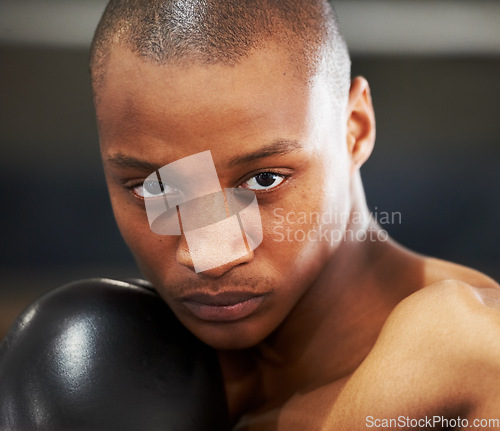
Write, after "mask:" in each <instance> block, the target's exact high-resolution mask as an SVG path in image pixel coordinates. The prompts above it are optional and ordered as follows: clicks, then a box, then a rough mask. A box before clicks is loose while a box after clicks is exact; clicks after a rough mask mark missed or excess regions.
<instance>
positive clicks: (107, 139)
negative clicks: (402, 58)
mask: <svg viewBox="0 0 500 431" xmlns="http://www.w3.org/2000/svg"><path fill="white" fill-rule="evenodd" d="M325 93H326V92H325V86H324V85H322V83H321V80H320V79H316V78H315V77H310V76H308V74H307V73H306V72H305V71H304V70H302V71H300V70H299V69H297V68H296V67H295V66H294V61H293V60H292V59H291V58H290V54H289V53H288V52H287V51H286V50H284V49H279V47H270V48H268V49H261V50H258V51H256V52H254V53H252V54H251V55H249V57H248V58H245V59H243V60H242V61H240V62H239V63H238V64H236V65H233V66H231V65H224V64H211V65H206V64H201V63H187V62H183V63H179V62H177V63H170V64H165V65H157V64H155V63H152V62H149V61H146V60H143V59H141V58H138V57H137V56H136V55H135V54H133V53H132V52H130V51H129V50H127V49H125V48H123V47H116V49H114V50H112V52H111V55H110V59H109V62H108V65H107V70H106V74H105V79H104V83H103V85H102V87H101V88H100V89H99V95H98V99H99V102H98V104H97V106H96V109H97V116H98V124H99V132H100V138H101V144H102V146H103V149H104V150H105V151H106V152H113V151H123V149H124V147H125V148H126V149H127V150H128V151H132V152H134V151H136V152H137V151H139V150H140V151H141V152H143V151H148V152H149V153H150V154H154V153H155V152H158V151H160V152H164V151H166V150H168V151H170V152H171V153H173V154H171V157H170V158H171V159H175V158H176V157H177V158H180V157H184V156H185V155H188V154H194V153H196V152H200V151H204V150H206V149H210V150H214V149H215V150H216V149H217V148H219V147H220V146H221V145H222V146H224V147H226V149H228V148H229V147H239V148H241V147H243V146H245V145H246V144H245V143H248V145H250V143H254V144H256V145H259V144H260V142H259V141H270V140H275V139H277V138H280V139H294V140H302V138H304V136H305V135H307V134H308V133H309V132H310V128H311V127H312V126H313V127H316V125H315V124H313V123H314V122H315V121H318V119H317V118H314V117H315V116H316V117H317V116H318V115H317V114H318V112H321V113H322V114H321V115H322V116H324V115H325V114H326V112H327V111H329V107H328V106H327V105H330V104H331V103H330V102H331V101H330V100H329V99H330V98H329V97H327V95H326V94H325ZM139 142H140V143H141V144H140V145H139ZM190 145H192V148H190ZM188 147H189V148H188Z"/></svg>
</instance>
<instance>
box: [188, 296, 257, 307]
mask: <svg viewBox="0 0 500 431" xmlns="http://www.w3.org/2000/svg"><path fill="white" fill-rule="evenodd" d="M259 296H263V295H262V294H258V293H255V292H222V293H217V294H207V293H194V294H191V295H186V296H183V297H182V298H181V301H182V302H196V303H199V304H203V305H210V306H214V307H216V306H219V307H221V306H231V305H236V304H240V303H242V302H245V301H249V300H250V299H252V298H257V297H259Z"/></svg>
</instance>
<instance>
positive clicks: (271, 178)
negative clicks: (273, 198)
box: [241, 172, 285, 191]
mask: <svg viewBox="0 0 500 431" xmlns="http://www.w3.org/2000/svg"><path fill="white" fill-rule="evenodd" d="M283 181H285V176H284V175H281V174H276V173H274V172H261V173H259V174H257V175H254V176H253V177H252V178H250V179H248V180H247V181H245V182H244V183H243V184H241V187H243V188H245V189H249V190H256V191H259V190H271V189H273V188H275V187H277V186H279V185H280V184H281V183H282V182H283Z"/></svg>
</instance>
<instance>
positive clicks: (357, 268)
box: [96, 44, 500, 431]
mask: <svg viewBox="0 0 500 431" xmlns="http://www.w3.org/2000/svg"><path fill="white" fill-rule="evenodd" d="M287 52H288V51H286V50H284V49H282V48H281V47H280V46H276V45H272V44H271V45H270V46H268V47H267V48H265V49H259V50H257V51H255V52H253V53H252V54H251V55H250V56H249V57H248V58H246V59H243V60H241V62H240V63H238V64H237V65H236V66H234V67H229V66H224V65H220V64H215V65H209V66H207V65H201V64H197V63H173V64H166V65H164V66H158V65H155V64H153V63H149V62H146V61H143V60H141V59H139V58H137V57H136V56H135V55H134V54H132V53H131V52H130V51H129V50H127V49H126V48H124V47H115V48H113V50H112V54H111V59H110V62H109V64H108V66H107V70H106V77H105V82H104V85H103V86H102V88H100V89H99V91H98V97H97V100H98V103H97V106H96V109H97V116H98V125H99V133H100V139H101V150H102V156H103V160H104V166H105V172H106V177H107V181H108V186H109V191H110V196H111V201H112V205H113V209H114V213H115V217H116V220H117V222H118V226H119V228H120V230H121V232H122V235H123V237H124V238H125V241H126V242H127V244H128V245H129V247H130V249H131V250H132V252H133V253H134V256H135V258H136V260H137V262H138V264H139V266H140V268H141V270H142V271H143V273H144V275H145V276H146V277H147V278H148V279H149V280H150V281H151V282H152V283H153V285H154V286H155V287H156V289H157V290H158V292H159V293H160V295H161V296H162V297H163V298H164V300H165V301H166V302H167V303H168V304H169V306H170V307H171V308H172V310H173V311H174V313H175V314H176V315H177V316H178V318H179V320H180V321H181V322H182V323H183V324H184V325H185V326H186V327H187V328H188V329H189V330H191V331H192V332H193V333H194V334H195V335H196V336H197V337H198V338H200V339H201V340H202V341H204V342H205V343H207V344H209V345H211V346H213V347H214V348H215V349H217V350H218V352H219V357H220V361H221V365H222V368H223V373H224V379H225V382H226V387H227V392H228V400H229V406H230V411H231V414H232V417H233V419H234V423H235V429H237V430H286V431H290V430H292V431H293V430H304V429H307V430H340V429H342V430H344V429H345V430H353V429H365V427H366V423H365V418H366V417H367V416H369V415H372V416H374V417H397V416H399V415H407V416H409V417H411V418H419V417H423V416H425V415H433V414H440V415H452V416H457V415H461V417H466V418H470V419H471V420H472V419H473V418H476V417H479V418H483V417H485V418H489V417H495V414H496V415H497V416H498V414H500V412H499V410H498V409H499V407H498V406H499V405H500V391H499V390H498V387H500V385H498V383H499V379H500V364H499V361H500V360H499V359H498V358H500V341H498V340H500V337H499V336H498V335H500V314H499V313H500V312H499V311H498V306H497V305H496V304H497V303H498V300H499V299H500V296H499V295H498V286H497V285H496V283H495V282H493V281H492V280H491V279H489V278H487V277H486V276H484V275H482V274H479V273H477V272H475V271H473V270H470V269H467V268H463V267H460V266H457V265H453V264H451V263H446V262H442V261H438V260H435V259H430V258H426V257H422V256H419V255H417V254H415V253H412V252H410V251H408V250H406V249H404V248H402V247H401V246H399V245H397V244H396V243H395V242H393V241H392V240H390V239H387V238H385V237H384V236H383V235H382V236H380V235H379V236H377V234H378V233H380V228H379V227H378V226H376V225H375V224H374V223H373V222H372V221H370V219H369V217H368V215H369V213H368V210H367V207H366V203H365V200H364V194H363V188H362V183H361V179H360V175H359V168H360V166H361V165H362V164H363V163H364V162H365V161H366V159H367V158H368V157H369V155H370V153H371V151H372V148H373V145H374V141H375V119H374V112H373V107H372V103H371V99H370V92H369V86H368V84H367V82H366V81H365V80H364V79H363V78H356V79H354V80H353V82H352V86H351V90H350V93H349V97H348V99H347V100H345V101H338V100H334V99H333V98H332V97H331V96H330V93H329V91H328V86H327V85H326V82H325V81H324V79H323V78H322V77H320V76H311V74H308V73H307V67H304V71H302V72H297V69H296V68H294V66H293V63H292V62H291V61H290V59H289V57H288V53H287ZM206 150H210V151H211V154H212V156H213V160H214V163H215V166H216V168H217V172H218V174H219V179H220V182H221V185H222V187H228V188H236V187H244V188H249V189H253V190H254V191H255V193H256V195H257V197H258V201H259V208H260V214H261V218H262V225H263V229H264V239H263V241H262V244H261V245H260V246H259V247H258V248H257V249H256V250H254V251H253V252H252V253H249V254H248V255H247V256H245V257H244V258H241V259H238V260H236V261H234V262H231V263H229V264H226V265H223V266H220V267H217V268H214V269H212V270H208V271H205V272H201V273H196V272H195V271H194V268H193V262H192V261H191V258H190V255H189V250H188V249H187V244H186V241H185V238H184V237H183V236H160V235H157V234H154V233H153V232H152V231H151V229H150V228H149V225H148V222H147V218H146V213H145V209H144V202H143V200H142V199H141V196H140V194H141V184H142V181H144V179H145V178H146V177H147V176H148V175H149V174H150V173H151V171H152V170H154V169H155V168H156V167H161V166H164V165H166V164H168V163H171V162H173V161H175V160H179V159H181V158H183V157H187V156H189V155H192V154H196V153H199V152H202V151H206ZM235 161H237V163H235ZM263 172H267V173H272V174H273V175H274V177H273V178H275V179H276V181H275V182H274V183H273V184H271V185H270V186H269V187H267V186H266V188H265V189H259V190H255V184H256V183H255V180H256V176H257V175H259V174H260V173H263ZM276 209H279V210H280V211H282V214H290V213H291V214H294V213H295V214H296V213H298V212H301V211H302V212H304V211H305V212H307V213H313V212H317V213H335V214H342V215H347V216H346V217H339V218H338V219H334V220H327V221H325V222H323V224H322V228H324V229H328V230H330V231H335V232H337V233H340V234H341V235H340V238H341V239H338V240H336V241H323V240H319V241H316V240H314V241H300V240H295V239H293V238H295V237H294V236H293V235H292V239H291V240H282V241H278V240H277V235H276V232H275V231H274V230H273V229H274V227H275V226H276V212H275V211H276ZM284 223H285V226H286V227H288V228H289V229H290V230H291V232H292V233H294V232H295V231H296V230H299V229H301V230H303V231H304V232H306V233H308V232H310V231H312V230H314V229H317V228H318V225H317V223H315V222H314V221H310V220H309V221H307V222H304V223H301V224H298V223H294V224H293V223H288V222H287V221H285V222H284ZM368 233H371V237H370V238H372V240H359V238H363V234H368ZM445 280H448V281H445ZM221 292H239V293H241V292H244V293H252V294H255V295H258V296H259V298H262V300H260V302H259V306H258V307H257V309H256V310H255V311H253V312H252V313H251V314H250V315H248V316H245V317H243V318H240V319H233V320H229V321H207V320H203V319H200V318H199V317H197V316H195V315H193V313H191V312H190V310H189V309H188V308H187V307H186V306H185V305H184V302H183V298H184V297H185V295H187V294H191V293H204V294H208V295H217V294H218V293H221ZM485 364H486V366H485ZM486 373H488V378H485V375H486ZM457 375H460V376H463V378H462V379H461V380H460V381H458V379H457V378H456V376H457ZM409 382H410V383H409ZM464 382H468V383H470V385H467V384H464ZM381 394H384V397H383V401H380V396H381ZM424 395H425V396H424ZM353 412H355V413H354V414H353ZM436 429H439V428H436Z"/></svg>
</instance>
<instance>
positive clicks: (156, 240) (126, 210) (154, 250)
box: [111, 192, 177, 270]
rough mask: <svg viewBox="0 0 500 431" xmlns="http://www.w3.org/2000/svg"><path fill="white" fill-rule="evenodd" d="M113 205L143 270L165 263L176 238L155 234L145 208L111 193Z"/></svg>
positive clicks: (124, 237)
mask: <svg viewBox="0 0 500 431" xmlns="http://www.w3.org/2000/svg"><path fill="white" fill-rule="evenodd" d="M111 204H112V207H113V213H114V216H115V219H116V223H117V225H118V229H119V230H120V233H121V235H122V237H123V239H124V241H125V243H126V244H127V246H128V247H129V249H130V250H131V252H132V254H133V255H134V257H135V258H136V260H137V263H138V264H139V266H140V267H141V269H142V270H145V268H146V267H153V268H154V267H156V266H158V262H161V261H163V262H165V259H166V256H165V255H166V254H168V252H169V250H171V249H173V248H174V244H173V242H175V238H177V237H171V236H160V235H156V234H154V233H153V232H152V231H151V229H150V227H149V223H148V220H147V215H146V212H145V210H144V208H143V207H141V206H139V205H137V204H135V203H130V202H128V201H127V200H126V199H122V198H121V197H120V196H119V194H115V195H113V193H112V192H111Z"/></svg>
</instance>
